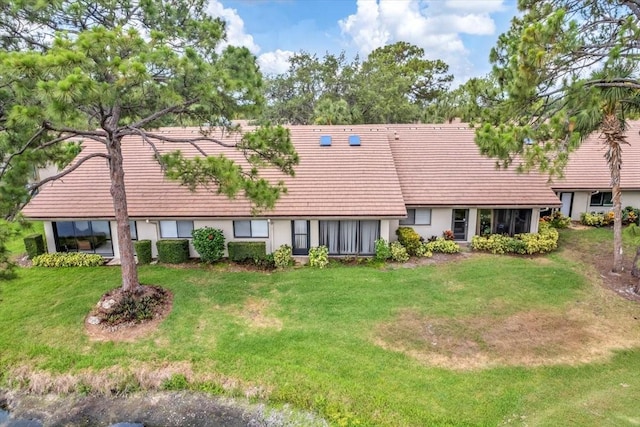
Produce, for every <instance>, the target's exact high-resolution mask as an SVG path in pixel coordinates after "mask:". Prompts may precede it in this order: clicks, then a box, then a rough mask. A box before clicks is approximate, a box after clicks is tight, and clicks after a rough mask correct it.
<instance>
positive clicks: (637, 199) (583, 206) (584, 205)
mask: <svg viewBox="0 0 640 427" xmlns="http://www.w3.org/2000/svg"><path fill="white" fill-rule="evenodd" d="M565 192H566V193H571V191H563V193H565ZM590 201H591V191H574V192H573V206H572V209H571V219H572V220H574V221H579V220H580V215H581V214H582V213H583V212H603V213H604V212H609V211H610V210H612V209H613V206H591V205H590ZM627 206H633V207H634V208H640V191H623V192H622V208H623V209H624V208H625V207H627Z"/></svg>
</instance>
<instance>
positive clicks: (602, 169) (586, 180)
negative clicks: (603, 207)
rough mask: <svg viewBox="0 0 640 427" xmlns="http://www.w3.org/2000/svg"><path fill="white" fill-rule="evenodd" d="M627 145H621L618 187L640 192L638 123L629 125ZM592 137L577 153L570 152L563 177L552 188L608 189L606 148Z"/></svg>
mask: <svg viewBox="0 0 640 427" xmlns="http://www.w3.org/2000/svg"><path fill="white" fill-rule="evenodd" d="M626 135H627V142H628V143H629V144H628V145H626V144H625V145H623V146H622V170H621V171H620V186H621V187H622V189H623V190H638V189H640V122H638V121H634V122H630V123H629V127H628V128H627V131H626ZM602 142H603V141H602V139H600V138H599V134H597V133H596V134H594V135H592V136H590V137H589V138H588V139H586V140H585V141H584V142H583V143H582V144H581V145H580V148H578V150H576V151H575V152H573V153H571V155H570V156H569V163H568V164H567V167H566V169H565V176H564V178H562V179H556V180H555V182H554V183H553V184H552V186H553V188H555V189H566V190H581V189H584V190H603V189H608V188H611V173H610V172H609V166H608V165H607V161H606V159H605V158H604V155H605V147H604V145H603V143H602Z"/></svg>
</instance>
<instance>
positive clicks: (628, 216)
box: [622, 206, 640, 225]
mask: <svg viewBox="0 0 640 427" xmlns="http://www.w3.org/2000/svg"><path fill="white" fill-rule="evenodd" d="M622 223H623V224H626V225H629V224H635V225H640V209H636V208H634V207H633V206H627V207H626V208H624V210H623V211H622Z"/></svg>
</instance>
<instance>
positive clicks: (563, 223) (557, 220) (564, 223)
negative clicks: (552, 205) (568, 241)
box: [541, 211, 571, 228]
mask: <svg viewBox="0 0 640 427" xmlns="http://www.w3.org/2000/svg"><path fill="white" fill-rule="evenodd" d="M541 221H544V222H546V223H547V224H549V225H551V226H552V227H553V228H567V227H569V226H570V225H571V218H569V217H568V216H565V215H563V214H562V212H560V211H555V212H553V213H552V214H551V215H547V216H543V217H542V218H541Z"/></svg>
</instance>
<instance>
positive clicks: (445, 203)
mask: <svg viewBox="0 0 640 427" xmlns="http://www.w3.org/2000/svg"><path fill="white" fill-rule="evenodd" d="M290 130H291V139H292V141H293V143H294V145H295V147H296V150H297V152H298V154H299V156H300V164H299V165H298V166H297V167H296V176H295V177H287V176H284V175H282V174H280V173H279V172H277V171H275V170H266V171H265V172H264V173H263V176H265V177H266V178H268V179H273V180H278V179H282V180H284V182H285V185H286V187H287V189H288V191H287V193H286V194H283V195H282V197H281V199H280V200H279V201H278V202H277V204H276V206H275V208H274V209H273V210H270V211H266V212H262V213H260V214H259V215H257V216H252V215H251V206H250V204H249V203H248V202H247V201H246V200H243V199H242V198H241V197H239V198H238V199H235V200H229V199H227V197H226V196H224V195H219V194H217V193H216V192H215V189H214V190H206V189H199V190H198V191H196V192H190V191H189V190H188V189H187V188H186V187H183V186H180V185H179V184H178V183H177V182H175V181H171V180H169V179H167V178H165V177H164V175H163V173H162V171H161V170H160V167H159V166H158V164H157V162H156V161H155V160H154V157H153V150H152V148H151V147H150V146H148V145H146V144H144V143H143V142H142V140H141V139H140V138H138V137H126V138H125V140H124V141H123V143H122V149H123V156H124V168H125V183H126V188H127V201H128V209H129V216H130V219H131V231H132V237H133V239H150V240H152V241H154V242H155V241H157V240H158V239H171V238H190V237H191V231H192V230H193V229H195V228H200V227H204V226H211V227H215V228H219V229H221V230H223V232H224V235H225V238H226V240H227V241H263V242H265V244H266V247H267V251H268V252H272V251H273V250H275V249H277V248H278V247H280V246H281V245H283V244H288V245H291V246H292V247H293V250H294V254H296V255H304V254H306V253H307V252H308V250H309V248H310V247H313V246H318V245H326V246H327V247H328V248H329V253H330V254H331V255H371V254H373V253H374V250H375V248H374V243H375V240H377V239H379V238H384V239H386V240H389V241H391V240H395V231H396V229H397V228H398V227H399V226H404V225H406V226H411V227H413V228H415V229H416V230H417V231H418V232H419V233H420V234H421V235H422V236H423V237H424V238H429V237H430V236H433V235H435V236H440V235H442V233H443V232H444V231H445V230H453V232H454V236H455V239H456V240H458V241H461V242H469V241H470V240H471V238H472V236H473V235H475V234H480V233H487V232H496V233H509V234H514V233H521V232H529V231H531V232H535V231H537V225H538V219H539V216H540V211H541V210H544V209H547V208H555V207H560V206H561V203H560V200H559V199H558V197H557V196H556V194H555V193H554V191H553V190H552V189H551V188H550V187H549V185H548V182H547V177H546V176H542V175H540V174H537V173H530V174H517V173H516V172H514V171H513V170H499V169H496V168H495V161H494V160H492V159H487V158H484V157H482V156H481V155H480V154H479V151H478V148H477V146H476V145H475V143H474V131H473V129H470V128H469V127H467V126H465V125H459V124H455V125H436V126H433V125H358V126H291V127H290ZM159 132H162V133H164V134H167V135H171V136H173V137H186V136H192V135H195V134H197V133H198V132H199V130H198V129H197V128H163V129H161V130H159ZM220 138H224V140H225V143H228V144H231V143H233V142H235V141H237V140H238V138H239V136H238V135H234V134H229V133H227V134H225V135H224V136H222V135H221V136H220ZM199 145H200V147H201V148H202V149H204V150H205V151H206V152H207V153H208V154H210V155H216V154H220V153H224V154H225V155H227V156H229V157H230V158H233V159H235V160H238V161H239V162H242V161H243V158H242V155H241V153H239V152H237V151H235V150H233V149H230V148H225V147H222V146H220V145H217V144H213V143H200V144H199ZM157 148H158V150H159V151H160V152H163V153H166V152H171V151H174V150H177V149H180V150H181V151H182V152H183V153H184V154H185V155H188V156H195V155H197V152H196V150H195V148H193V147H192V146H190V145H185V144H171V143H166V142H164V143H162V142H158V144H157ZM101 150H104V148H103V147H102V146H101V145H100V144H99V143H97V142H94V141H91V140H87V141H84V142H83V151H82V154H81V155H84V154H87V153H91V152H97V151H101ZM109 184H110V183H109V174H108V169H107V164H106V162H105V160H104V159H103V158H100V157H96V158H93V159H90V160H89V161H87V162H85V163H84V164H82V165H81V166H80V167H79V168H78V169H76V170H75V171H73V172H72V173H70V174H68V175H67V176H65V177H64V178H63V179H62V180H59V181H56V182H52V183H49V184H47V185H46V186H44V187H43V188H42V189H41V191H40V192H39V194H38V195H37V196H35V197H34V198H33V199H32V200H31V202H30V203H29V204H28V205H27V206H26V207H25V208H24V210H23V213H24V215H25V216H27V217H29V218H32V219H38V220H43V221H44V224H45V233H46V238H47V245H48V250H49V251H50V252H55V251H82V252H92V253H99V254H102V255H104V256H107V257H112V256H117V254H118V243H117V238H116V233H117V228H116V226H115V221H114V213H113V206H112V201H111V196H110V193H109ZM152 246H153V247H154V256H155V255H156V254H155V245H152ZM191 255H192V256H197V253H196V252H195V251H194V250H193V247H192V248H191Z"/></svg>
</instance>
